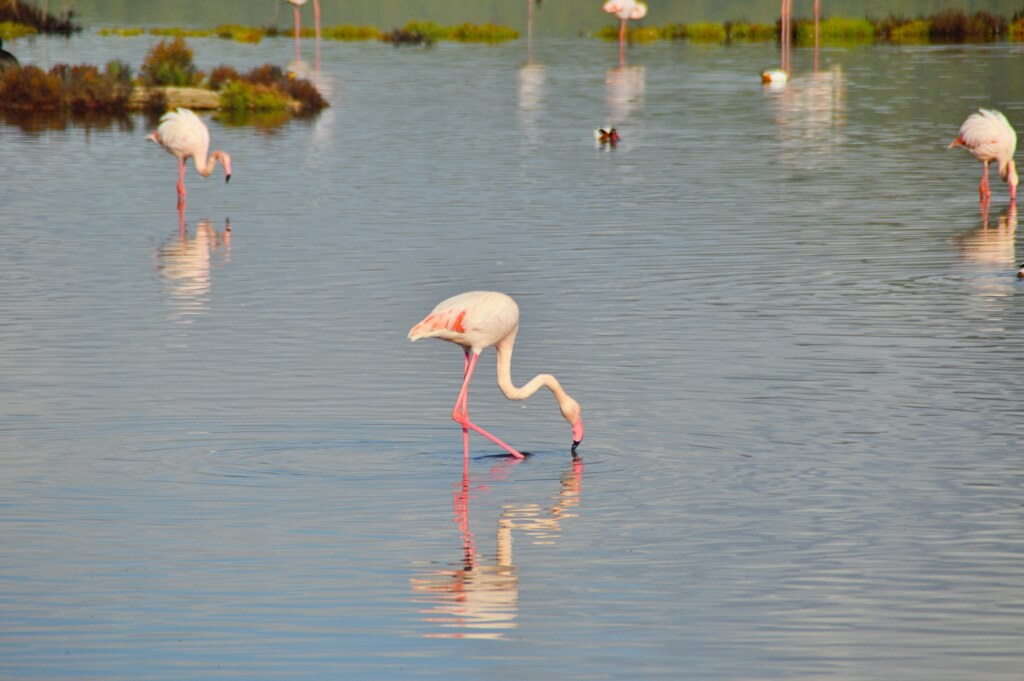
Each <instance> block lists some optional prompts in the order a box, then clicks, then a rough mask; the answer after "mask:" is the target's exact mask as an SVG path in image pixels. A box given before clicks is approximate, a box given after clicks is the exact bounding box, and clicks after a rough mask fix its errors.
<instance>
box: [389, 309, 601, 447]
mask: <svg viewBox="0 0 1024 681" xmlns="http://www.w3.org/2000/svg"><path fill="white" fill-rule="evenodd" d="M518 331H519V306H518V305H516V301H514V300H512V298H511V297H509V296H507V295H505V294H504V293H498V292H496V291H470V292H469V293H461V294H459V295H457V296H453V297H451V298H448V299H447V300H444V301H442V302H440V303H439V304H438V305H437V307H435V308H434V309H433V310H432V311H431V312H430V314H428V315H427V316H426V317H425V318H424V319H423V321H421V322H420V323H418V324H416V326H414V327H412V329H411V330H410V331H409V340H412V341H418V340H420V339H421V338H440V339H441V340H446V341H448V342H450V343H455V344H456V345H459V346H461V347H462V350H463V352H464V353H465V363H464V365H463V367H464V372H465V374H464V377H463V380H462V389H461V390H460V391H459V396H458V399H456V400H455V408H454V409H453V410H452V419H454V420H455V421H456V422H457V423H459V424H460V425H461V426H462V440H463V447H464V451H465V452H466V454H467V455H468V454H469V431H470V430H473V431H475V432H477V433H479V434H480V435H483V436H484V437H486V438H487V439H488V440H490V441H491V442H493V443H494V444H496V445H498V446H499V447H501V448H502V449H504V450H505V451H507V452H508V453H509V454H511V455H512V456H514V457H516V458H517V459H521V458H523V454H522V453H521V452H519V451H517V450H516V449H513V448H512V447H510V446H509V445H507V444H505V443H504V442H502V441H501V440H499V439H498V438H497V437H495V436H494V435H492V434H491V433H489V432H487V431H486V430H484V429H483V428H481V427H480V426H478V425H476V424H475V423H473V422H472V421H470V420H469V399H468V398H469V382H470V379H472V378H473V369H475V368H476V362H477V360H478V359H479V358H480V353H481V352H483V351H484V350H485V349H486V348H489V347H492V346H493V347H494V349H495V351H496V352H497V355H498V387H499V388H500V389H501V392H502V393H503V394H504V395H505V397H507V398H508V399H510V400H525V399H526V398H528V397H530V396H531V395H533V394H534V393H535V392H537V391H538V390H539V389H540V388H542V387H543V388H547V389H548V390H550V391H551V394H552V395H554V396H555V399H556V400H557V401H558V408H559V410H560V411H561V412H562V417H563V418H565V420H566V421H568V422H569V424H570V425H571V426H572V452H573V454H575V453H576V447H578V446H579V444H580V442H582V441H583V420H582V419H581V418H580V405H579V403H578V402H576V400H574V399H573V398H571V397H570V396H569V395H568V393H566V392H565V390H564V389H563V388H562V385H561V384H560V383H559V382H558V379H556V378H555V377H554V376H552V375H551V374H538V375H537V376H534V377H533V378H532V379H530V381H529V382H528V383H526V385H524V386H522V387H516V386H515V384H513V383H512V346H513V344H514V343H515V340H516V332H518Z"/></svg>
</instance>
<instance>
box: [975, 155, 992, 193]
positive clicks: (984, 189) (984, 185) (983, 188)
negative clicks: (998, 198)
mask: <svg viewBox="0 0 1024 681" xmlns="http://www.w3.org/2000/svg"><path fill="white" fill-rule="evenodd" d="M982 165H983V166H984V167H985V171H984V172H983V173H982V174H981V185H980V186H979V187H978V193H980V194H981V198H982V199H987V198H988V197H989V196H991V195H992V190H991V189H989V186H988V161H982Z"/></svg>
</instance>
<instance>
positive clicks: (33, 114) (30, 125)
mask: <svg viewBox="0 0 1024 681" xmlns="http://www.w3.org/2000/svg"><path fill="white" fill-rule="evenodd" d="M0 123H4V124H7V125H12V126H15V127H17V128H18V129H19V130H21V131H22V132H24V133H26V134H40V133H44V132H48V131H50V130H67V129H68V128H69V127H71V126H75V127H81V128H85V129H86V130H109V129H110V128H113V127H116V128H117V129H118V130H120V131H122V132H131V131H132V130H134V129H135V124H134V122H133V121H132V119H131V117H130V116H128V115H126V114H122V113H116V114H109V113H91V114H90V115H88V116H81V115H77V116H76V115H72V114H71V112H69V111H17V110H4V109H0Z"/></svg>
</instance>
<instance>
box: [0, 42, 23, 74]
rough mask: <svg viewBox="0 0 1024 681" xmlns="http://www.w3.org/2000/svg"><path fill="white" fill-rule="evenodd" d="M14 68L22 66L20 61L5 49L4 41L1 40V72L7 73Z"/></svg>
mask: <svg viewBox="0 0 1024 681" xmlns="http://www.w3.org/2000/svg"><path fill="white" fill-rule="evenodd" d="M12 66H20V64H18V59H17V58H16V57H15V56H14V55H13V54H11V53H10V52H8V51H7V50H5V49H4V41H3V39H0V71H6V70H7V69H9V68H10V67H12Z"/></svg>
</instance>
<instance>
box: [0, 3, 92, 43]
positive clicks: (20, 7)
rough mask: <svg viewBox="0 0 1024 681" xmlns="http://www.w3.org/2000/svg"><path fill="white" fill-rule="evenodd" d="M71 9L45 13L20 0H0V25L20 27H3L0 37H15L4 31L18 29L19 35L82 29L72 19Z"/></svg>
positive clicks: (15, 36) (69, 31) (59, 32)
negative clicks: (58, 13) (58, 12)
mask: <svg viewBox="0 0 1024 681" xmlns="http://www.w3.org/2000/svg"><path fill="white" fill-rule="evenodd" d="M74 14H75V13H74V12H73V11H72V10H68V11H67V12H65V13H64V14H61V15H53V14H47V13H46V12H44V11H43V10H41V9H39V8H38V7H36V6H34V5H30V4H29V3H27V2H23V1H22V0H0V26H5V25H6V24H8V23H10V24H17V25H19V26H21V27H22V28H18V29H14V28H10V29H8V28H5V29H4V31H5V32H4V33H0V38H12V39H13V38H17V37H19V36H18V35H14V34H9V33H7V32H6V31H7V30H10V31H18V32H19V34H20V35H27V34H29V33H50V34H57V35H64V36H69V35H71V34H72V33H76V32H78V31H81V30H82V27H81V26H79V25H77V24H75V23H74V21H72V17H73V16H74Z"/></svg>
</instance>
